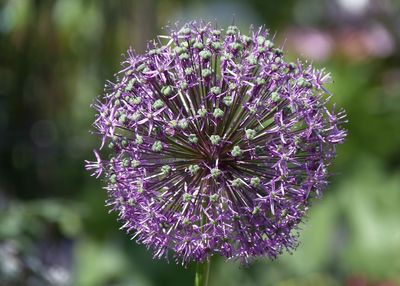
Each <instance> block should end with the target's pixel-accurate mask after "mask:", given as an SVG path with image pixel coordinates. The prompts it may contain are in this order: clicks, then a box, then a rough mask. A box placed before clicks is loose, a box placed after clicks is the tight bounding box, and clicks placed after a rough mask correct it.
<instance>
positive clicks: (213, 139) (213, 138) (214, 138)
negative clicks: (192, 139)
mask: <svg viewBox="0 0 400 286" xmlns="http://www.w3.org/2000/svg"><path fill="white" fill-rule="evenodd" d="M210 141H211V144H213V145H218V144H219V142H220V141H221V137H220V136H219V135H211V136H210Z"/></svg>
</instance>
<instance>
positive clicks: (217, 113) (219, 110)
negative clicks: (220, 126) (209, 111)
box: [213, 108, 224, 118]
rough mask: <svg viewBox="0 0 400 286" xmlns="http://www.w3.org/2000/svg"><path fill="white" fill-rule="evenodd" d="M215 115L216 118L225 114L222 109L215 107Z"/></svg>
mask: <svg viewBox="0 0 400 286" xmlns="http://www.w3.org/2000/svg"><path fill="white" fill-rule="evenodd" d="M213 115H214V117H215V118H220V117H222V116H224V112H223V111H222V110H221V109H219V108H216V109H214V112H213Z"/></svg>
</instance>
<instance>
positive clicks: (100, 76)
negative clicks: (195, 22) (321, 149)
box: [0, 0, 400, 286]
mask: <svg viewBox="0 0 400 286" xmlns="http://www.w3.org/2000/svg"><path fill="white" fill-rule="evenodd" d="M0 3H1V4H0V157H1V160H0V285H1V286H5V285H29V286H30V285H60V286H61V285H77V286H101V285H110V286H111V285H113V286H114V285H115V286H117V285H140V286H142V285H143V286H152V285H174V286H175V285H192V281H193V274H194V268H193V266H189V267H188V268H187V269H185V268H184V267H181V266H180V265H176V264H175V262H174V261H170V263H167V262H166V261H158V260H152V257H151V254H150V252H148V251H146V249H144V247H142V246H138V245H136V244H135V242H134V241H131V240H130V239H129V237H128V236H127V235H125V234H124V233H123V232H122V231H120V230H119V229H118V228H119V226H120V225H119V223H118V222H117V221H116V215H115V214H111V215H110V214H108V209H107V208H106V207H105V206H104V200H105V191H104V190H102V183H101V182H100V181H98V180H95V179H94V178H92V177H90V176H89V174H88V173H87V172H85V171H84V167H83V165H84V163H83V161H84V160H85V159H90V158H92V156H93V155H92V153H91V150H92V149H93V147H95V146H97V145H98V140H97V138H95V137H94V136H91V135H90V134H89V130H90V129H91V126H90V125H91V122H92V121H93V118H94V112H93V110H91V109H90V108H89V105H90V103H91V102H92V100H93V99H94V97H95V96H97V95H98V94H100V93H101V92H102V90H103V86H104V83H105V81H106V79H113V74H114V73H115V72H116V71H117V70H118V68H119V62H120V60H121V54H122V53H124V52H125V51H126V50H127V48H128V47H129V46H130V45H132V46H133V47H134V48H135V49H136V50H137V51H139V52H141V51H143V50H144V49H145V43H146V41H147V40H150V39H152V38H153V37H154V36H155V35H157V34H160V33H161V34H162V33H164V31H163V30H162V27H163V26H165V25H167V24H168V23H169V22H171V23H174V22H175V21H178V20H179V21H181V22H185V21H187V20H190V19H193V18H203V19H206V20H211V21H214V20H217V21H218V23H219V24H220V25H221V26H226V25H229V24H230V23H231V21H232V15H233V14H235V22H236V24H238V25H239V26H240V27H241V28H242V30H244V31H247V27H248V26H249V25H250V24H254V25H261V24H266V26H267V27H269V28H270V30H271V33H272V34H275V33H276V34H277V36H276V42H277V43H280V44H283V43H284V46H285V50H287V51H288V57H289V58H294V57H295V55H299V56H300V57H301V58H302V59H307V60H309V61H312V62H313V63H314V64H315V65H316V66H317V67H321V68H322V67H326V68H327V70H328V71H330V72H331V73H332V76H333V79H334V80H335V82H334V83H333V84H331V85H329V86H328V89H330V90H331V91H332V92H333V93H334V94H335V96H334V101H336V102H337V104H338V106H340V107H343V108H345V109H346V110H347V112H348V119H349V124H348V125H347V129H348V131H349V136H348V138H347V141H346V143H345V144H344V145H342V146H340V147H339V149H338V158H337V159H336V160H335V164H334V165H333V166H332V167H331V172H332V173H333V174H334V175H333V176H332V178H331V184H330V186H329V188H328V189H327V190H326V192H325V195H324V197H323V199H322V200H320V201H318V202H316V203H315V204H314V206H313V208H312V209H311V211H310V216H309V218H308V220H307V222H306V224H303V225H302V228H303V230H302V233H301V244H300V246H299V247H298V249H297V251H295V252H294V253H293V254H291V255H290V254H285V255H283V256H282V257H280V258H279V259H277V260H276V261H272V262H271V261H259V262H257V263H255V264H254V265H252V266H250V267H243V266H240V265H239V264H238V263H236V262H224V261H223V260H222V259H215V261H213V266H212V270H211V282H210V283H211V286H217V285H229V286H231V285H232V286H236V285H238V286H239V285H240V286H250V285H260V286H263V285H279V286H292V285H293V286H295V285H316V286H317V285H328V286H330V285H354V286H372V285H380V286H390V285H400V65H399V64H400V3H399V1H395V0H393V1H388V0H286V1H267V0H247V1H219V0H214V1H188V0H186V1H185V0H174V1H167V0H142V1H139V0H137V1H127V0H125V1H122V0H114V1H112V0H109V1H106V0H1V1H0Z"/></svg>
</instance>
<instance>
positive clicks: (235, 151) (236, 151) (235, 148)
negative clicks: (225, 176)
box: [231, 145, 242, 157]
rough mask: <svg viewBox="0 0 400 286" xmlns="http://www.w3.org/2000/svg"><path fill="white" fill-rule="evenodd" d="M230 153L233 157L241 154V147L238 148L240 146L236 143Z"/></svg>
mask: <svg viewBox="0 0 400 286" xmlns="http://www.w3.org/2000/svg"><path fill="white" fill-rule="evenodd" d="M231 154H232V156H233V157H238V156H240V155H242V149H240V147H239V146H237V145H236V146H234V147H233V149H232V151H231Z"/></svg>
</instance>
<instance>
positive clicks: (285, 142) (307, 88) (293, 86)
mask: <svg viewBox="0 0 400 286" xmlns="http://www.w3.org/2000/svg"><path fill="white" fill-rule="evenodd" d="M328 80H329V75H328V74H326V73H324V72H323V71H321V70H317V69H315V68H313V67H312V66H310V65H305V64H302V63H301V62H300V61H297V62H295V63H288V62H286V61H285V60H284V55H283V51H282V50H281V49H280V48H278V47H275V46H274V44H273V43H272V42H271V38H270V36H269V34H268V31H267V30H265V29H264V28H259V29H252V30H251V31H250V36H246V35H243V34H242V33H241V32H240V31H239V29H238V27H236V26H229V27H228V28H227V29H226V30H225V31H224V30H222V29H215V28H213V27H212V25H211V24H210V23H203V22H190V23H188V24H186V25H184V26H183V27H182V28H180V29H178V28H176V29H173V30H172V31H171V34H170V35H169V36H163V37H161V36H160V37H158V39H157V41H154V42H151V43H150V44H149V48H148V50H147V52H146V53H145V54H144V55H139V54H136V53H134V52H133V51H132V50H129V51H128V53H127V56H126V58H125V60H124V61H123V69H122V70H121V71H120V72H119V73H118V75H117V79H116V82H115V83H109V84H108V86H107V88H106V91H105V93H104V95H103V96H101V97H100V98H98V99H97V101H96V102H95V103H94V104H93V106H94V108H95V109H96V110H97V111H98V113H97V115H96V120H95V122H94V127H95V129H96V133H97V134H99V135H100V136H101V138H102V142H101V147H100V149H103V147H104V146H108V151H102V153H103V155H102V156H100V155H99V153H98V152H95V155H96V161H95V162H87V165H86V166H87V169H92V170H94V173H93V174H94V175H96V176H100V175H103V176H104V178H105V179H106V182H107V187H106V189H107V191H108V194H109V199H108V205H110V206H111V207H112V210H114V211H116V212H118V214H119V217H120V220H121V221H122V222H123V228H124V229H126V230H127V232H129V233H130V234H132V235H133V237H134V238H135V239H136V240H137V241H138V242H139V243H142V244H144V245H146V246H147V247H148V248H151V249H152V250H153V252H154V256H155V257H168V253H169V252H173V253H174V255H175V257H176V259H177V261H180V262H182V263H183V264H186V263H188V262H190V261H204V260H205V259H207V257H209V256H211V255H214V254H219V255H222V256H224V257H226V258H239V259H241V260H242V261H243V262H245V263H246V262H249V261H251V260H252V259H254V258H257V257H263V256H267V257H270V258H274V257H276V256H277V255H278V254H280V253H282V251H283V250H285V249H286V250H289V251H290V250H291V249H293V248H294V247H295V246H296V244H297V240H296V238H297V236H298V234H297V229H298V225H299V223H300V222H301V221H302V218H303V217H304V215H305V214H306V211H307V209H308V207H309V205H310V199H311V198H313V197H318V196H319V195H320V194H321V190H322V189H323V188H324V187H325V186H326V184H327V166H328V165H329V164H330V162H331V161H332V159H333V158H334V156H335V146H336V144H338V143H341V142H343V140H344V137H345V136H346V132H345V131H344V130H343V129H341V128H340V125H341V123H342V122H344V121H345V113H344V112H343V111H341V112H338V113H334V112H333V111H330V110H328V108H327V107H326V103H327V101H328V99H329V97H330V96H329V94H328V93H327V91H326V89H325V88H324V87H323V85H324V83H325V82H326V81H328ZM104 153H107V154H108V155H105V154H104ZM106 158H108V159H106Z"/></svg>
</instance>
